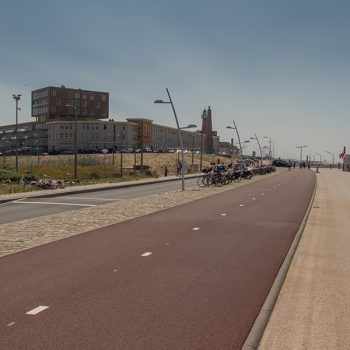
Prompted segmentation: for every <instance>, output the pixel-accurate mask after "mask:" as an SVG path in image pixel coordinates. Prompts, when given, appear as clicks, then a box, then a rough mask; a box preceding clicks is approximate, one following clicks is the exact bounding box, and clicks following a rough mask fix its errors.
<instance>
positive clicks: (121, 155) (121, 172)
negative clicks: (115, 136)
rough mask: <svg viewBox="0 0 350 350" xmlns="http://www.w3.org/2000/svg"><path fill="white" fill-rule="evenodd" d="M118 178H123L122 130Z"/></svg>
mask: <svg viewBox="0 0 350 350" xmlns="http://www.w3.org/2000/svg"><path fill="white" fill-rule="evenodd" d="M120 147H121V148H120V177H123V130H122V131H121V132H120Z"/></svg>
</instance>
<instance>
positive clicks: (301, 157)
mask: <svg viewBox="0 0 350 350" xmlns="http://www.w3.org/2000/svg"><path fill="white" fill-rule="evenodd" d="M304 147H308V145H305V146H296V147H295V148H300V163H301V162H302V160H303V148H304Z"/></svg>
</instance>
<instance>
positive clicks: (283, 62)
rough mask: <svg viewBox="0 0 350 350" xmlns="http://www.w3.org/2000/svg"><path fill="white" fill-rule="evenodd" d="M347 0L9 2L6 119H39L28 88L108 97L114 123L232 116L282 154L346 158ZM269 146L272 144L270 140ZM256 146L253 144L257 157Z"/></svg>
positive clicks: (220, 123) (2, 83)
mask: <svg viewBox="0 0 350 350" xmlns="http://www.w3.org/2000/svg"><path fill="white" fill-rule="evenodd" d="M349 18H350V2H349V1H345V0H344V1H342V0H334V1H324V0H308V1H305V0H240V1H234V0H231V1H223V0H216V1H214V0H213V1H207V0H201V1H199V0H198V1H190V0H187V1H184V0H177V1H173V0H172V1H168V0H157V1H155V0H144V1H141V0H139V1H133V0H129V1H120V0H115V1H112V0H110V1H106V0H101V1H90V0H84V1H83V0H71V1H65V0H62V1H47V0H46V1H39V0H31V1H27V0H25V1H24V0H17V1H6V2H3V3H2V5H1V11H0V45H1V47H0V48H1V49H0V77H1V78H0V124H1V125H3V124H9V123H14V119H15V108H14V106H15V105H14V100H13V99H12V97H11V96H12V93H16V94H22V96H23V97H22V100H21V102H20V107H21V109H22V110H21V112H20V117H19V120H20V122H23V121H29V120H31V116H30V92H31V91H32V90H34V89H38V88H41V87H45V86H49V85H51V86H60V85H62V84H63V85H65V86H67V87H74V88H78V87H80V88H82V89H91V90H103V91H108V92H109V93H110V116H111V117H113V118H115V119H117V120H124V119H125V118H126V117H146V118H151V119H153V120H154V121H155V122H156V123H158V124H163V125H169V126H174V127H175V121H174V117H173V114H172V111H171V109H170V108H169V105H155V104H153V101H154V100H155V99H157V98H162V99H166V91H165V88H169V89H170V92H171V95H172V98H173V100H174V103H175V107H176V109H177V113H178V117H179V120H180V124H182V125H187V124H188V123H190V122H191V123H192V122H194V123H196V124H197V125H200V123H201V120H200V115H201V112H202V110H203V108H205V107H207V106H208V105H210V106H211V107H212V113H213V127H214V129H215V130H217V131H218V134H219V135H220V138H221V140H222V141H229V140H230V138H231V137H232V136H234V138H236V136H235V134H234V133H233V132H232V130H229V129H226V126H227V125H230V124H232V119H234V120H235V121H236V124H237V126H238V128H239V131H240V133H241V138H242V139H248V138H249V137H251V136H253V133H256V134H257V136H258V137H259V138H261V142H262V143H263V144H266V139H265V140H263V136H270V137H271V138H272V140H273V142H274V143H275V154H276V155H280V156H281V157H295V158H299V150H298V149H296V148H295V147H296V146H297V145H309V147H308V149H306V150H305V149H304V153H314V152H317V153H321V154H322V155H323V157H324V158H326V159H328V160H329V159H330V156H329V155H328V154H327V153H325V151H326V150H327V151H330V152H332V153H335V154H336V159H337V157H338V154H339V153H340V151H341V150H342V147H343V146H347V148H348V150H349V151H350V118H349V113H350V99H349V97H348V96H349V93H350V69H349V64H350V49H349V48H350V46H349V38H350V26H349ZM263 141H264V142H263ZM254 148H256V145H254V144H253V143H251V144H250V146H249V150H250V151H252V150H253V149H254Z"/></svg>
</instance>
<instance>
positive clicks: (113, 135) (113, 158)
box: [112, 122, 115, 166]
mask: <svg viewBox="0 0 350 350" xmlns="http://www.w3.org/2000/svg"><path fill="white" fill-rule="evenodd" d="M114 154H115V124H114V122H113V161H112V163H113V166H114V165H115V160H114Z"/></svg>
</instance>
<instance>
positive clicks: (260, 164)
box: [254, 134, 262, 165]
mask: <svg viewBox="0 0 350 350" xmlns="http://www.w3.org/2000/svg"><path fill="white" fill-rule="evenodd" d="M254 136H255V139H256V141H257V142H258V146H259V150H260V165H262V152H261V147H260V142H259V139H258V137H257V136H256V134H254Z"/></svg>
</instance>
